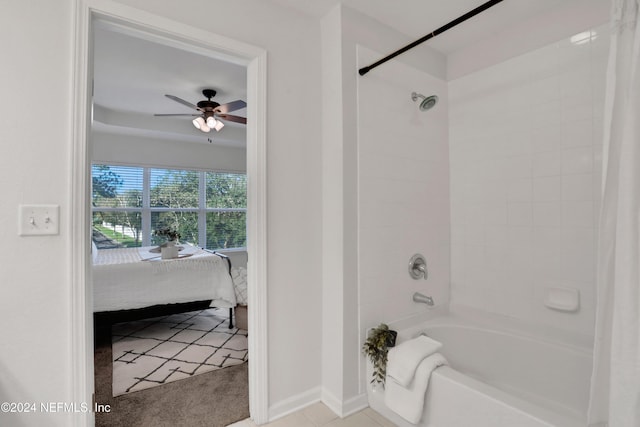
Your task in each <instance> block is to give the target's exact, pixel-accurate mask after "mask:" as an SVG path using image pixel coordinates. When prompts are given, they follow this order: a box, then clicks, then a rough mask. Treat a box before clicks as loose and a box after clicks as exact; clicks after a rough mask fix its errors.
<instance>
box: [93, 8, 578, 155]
mask: <svg viewBox="0 0 640 427" xmlns="http://www.w3.org/2000/svg"><path fill="white" fill-rule="evenodd" d="M265 1H271V2H273V3H277V4H279V5H281V6H285V7H288V8H292V9H295V10H297V11H298V12H300V13H303V14H305V15H308V16H312V17H314V18H318V19H319V18H321V17H322V16H324V15H325V14H326V13H327V12H328V11H329V10H330V9H331V8H333V7H335V6H336V5H337V4H338V3H340V2H342V3H343V4H345V5H347V6H348V7H351V8H353V9H356V10H358V11H360V12H361V13H363V14H365V15H368V16H370V17H372V18H374V19H376V20H378V21H380V22H381V23H383V24H385V25H387V26H389V27H392V28H394V29H396V30H397V31H399V32H401V33H403V34H405V35H406V36H407V42H410V41H413V40H415V39H418V38H420V37H422V36H424V35H425V34H427V33H429V32H431V31H433V30H435V29H437V28H439V27H441V26H442V25H444V24H446V23H448V22H450V21H452V20H453V19H455V18H457V17H459V16H460V15H463V14H464V13H466V12H468V11H470V10H472V9H474V8H476V7H478V6H480V5H481V4H483V3H485V1H486V0H455V1H453V0H449V1H443V0H393V1H389V0H265ZM579 1H583V0H506V1H504V2H502V3H499V4H498V5H496V6H494V7H492V8H491V9H489V10H487V11H485V12H483V13H482V15H481V17H479V16H478V17H474V18H472V19H470V20H468V21H466V22H465V23H464V24H462V25H459V26H457V27H455V28H453V29H451V30H449V31H447V32H446V33H443V34H441V35H439V36H438V37H436V38H434V39H431V40H429V41H427V42H426V44H427V45H428V46H430V47H431V48H433V49H436V50H438V51H440V52H442V53H444V54H450V53H452V52H455V51H457V50H459V49H462V48H464V47H466V46H468V45H470V44H471V43H474V42H476V41H478V40H480V39H482V38H485V37H489V36H491V35H492V34H493V33H495V32H496V31H498V30H501V29H504V28H506V27H509V26H515V25H517V24H518V23H519V22H523V21H525V20H527V19H529V18H531V17H533V16H535V15H538V14H542V13H545V12H549V11H551V10H553V9H555V8H558V7H561V6H566V5H567V4H569V3H572V2H579ZM391 5H392V7H391ZM123 46H126V49H123ZM399 47H400V46H399ZM94 61H95V64H94V65H95V67H94V70H95V71H94V130H96V131H102V132H110V133H120V134H133V135H144V136H153V137H154V138H165V139H176V140H181V141H194V142H200V143H209V142H212V143H215V144H219V145H227V146H239V147H242V146H244V141H245V139H246V130H245V128H246V127H245V126H243V125H240V124H237V123H232V122H226V126H225V128H224V129H222V130H221V131H220V132H215V131H212V132H211V133H208V134H205V133H202V132H200V131H198V130H196V129H195V128H194V127H193V125H192V124H191V119H190V118H189V117H154V116H153V114H155V113H165V114H169V113H192V112H193V111H192V110H190V109H189V108H188V107H186V106H184V105H182V104H180V103H177V102H175V101H172V100H170V99H169V98H166V97H165V96H164V95H165V94H171V95H175V96H177V97H179V98H182V99H184V100H186V101H189V102H191V103H193V104H196V103H197V102H198V101H200V100H202V99H204V96H203V95H202V93H201V92H202V90H203V89H205V88H211V89H215V90H216V91H217V92H218V93H217V95H216V97H215V98H214V99H213V100H214V101H216V102H218V103H220V104H224V103H226V102H230V101H234V100H237V99H241V100H245V101H246V95H247V92H246V85H247V83H246V70H245V68H244V67H243V66H241V65H237V64H231V63H228V62H224V61H221V60H217V59H214V58H210V57H207V56H203V55H202V54H198V53H194V52H187V51H184V50H180V49H177V48H174V47H169V46H166V45H162V44H158V43H154V42H152V41H150V40H145V39H142V38H137V37H133V36H132V35H131V34H128V33H127V31H122V29H121V28H117V27H114V26H112V25H108V24H103V23H102V24H98V25H97V26H96V29H95V48H94ZM232 114H234V115H239V116H244V117H246V109H243V110H239V111H235V112H233V113H232ZM209 139H211V141H209Z"/></svg>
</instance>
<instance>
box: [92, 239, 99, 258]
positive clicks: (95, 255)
mask: <svg viewBox="0 0 640 427" xmlns="http://www.w3.org/2000/svg"><path fill="white" fill-rule="evenodd" d="M91 257H92V258H93V262H96V260H97V259H98V247H97V246H96V242H94V241H93V240H92V241H91Z"/></svg>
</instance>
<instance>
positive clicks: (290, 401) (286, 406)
mask: <svg viewBox="0 0 640 427" xmlns="http://www.w3.org/2000/svg"><path fill="white" fill-rule="evenodd" d="M316 402H320V387H314V388H312V389H310V390H307V391H305V392H302V393H299V394H297V395H295V396H291V397H289V398H287V399H284V400H281V401H280V402H277V403H275V404H273V405H271V406H270V407H269V422H272V421H275V420H277V419H278V418H282V417H284V416H287V415H289V414H292V413H294V412H296V411H299V410H300V409H303V408H306V407H307V406H309V405H312V404H314V403H316Z"/></svg>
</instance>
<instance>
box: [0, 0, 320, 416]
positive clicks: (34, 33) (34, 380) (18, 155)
mask: <svg viewBox="0 0 640 427" xmlns="http://www.w3.org/2000/svg"><path fill="white" fill-rule="evenodd" d="M121 3H124V4H127V5H130V6H131V7H136V8H141V9H145V10H146V11H148V12H149V13H153V14H156V15H162V16H164V17H167V18H168V19H172V20H176V21H180V22H183V23H185V24H187V25H191V26H194V27H198V28H202V29H205V30H208V31H211V32H214V33H218V34H222V35H224V36H227V37H230V38H233V39H236V40H240V41H244V42H247V43H250V44H253V45H256V46H260V47H263V48H265V49H266V50H267V51H268V55H269V56H268V81H267V93H268V107H269V112H268V114H267V120H268V123H267V130H268V135H267V146H268V156H267V157H268V165H267V167H268V213H269V218H268V231H267V234H268V236H269V248H268V249H269V254H268V274H269V277H268V283H269V289H268V310H269V336H268V341H269V377H270V378H271V381H270V390H269V396H268V401H269V404H270V406H271V409H272V412H273V414H276V415H277V414H278V413H279V412H281V411H285V410H288V409H290V408H292V407H294V406H295V405H296V404H299V403H306V402H308V401H309V399H317V398H319V384H320V344H319V340H318V338H317V337H318V336H319V335H320V333H321V307H320V305H321V304H320V298H321V269H320V262H319V260H320V259H321V247H320V242H321V236H320V229H321V197H320V191H321V165H320V145H321V144H320V124H319V121H318V117H319V116H320V107H319V105H318V104H317V103H316V102H308V101H309V100H317V99H319V97H320V88H319V85H318V82H319V81H320V74H319V66H320V58H319V56H318V54H317V52H318V51H319V49H320V39H319V37H320V29H319V23H318V22H317V21H313V20H311V19H310V18H307V17H305V16H303V15H298V14H295V13H293V12H290V11H288V10H286V9H282V8H280V7H278V6H275V5H273V4H268V5H267V4H264V2H261V1H258V0H250V1H243V2H230V1H217V0H213V1H206V2H202V1H195V0H192V1H189V2H180V3H176V2H174V1H171V0H161V1H158V0H153V1H151V0H142V1H141V0H135V1H134V0H131V1H124V0H123V1H122V2H121ZM74 5H75V1H73V0H66V1H65V0H60V1H56V2H37V3H36V2H22V1H5V2H3V6H5V7H3V11H4V13H3V14H2V16H1V17H0V37H1V39H2V40H5V41H6V40H11V43H5V44H4V45H3V46H4V47H3V67H2V77H3V78H2V87H3V97H4V100H5V102H3V103H2V107H0V108H2V117H3V123H4V126H2V129H1V130H0V140H1V141H2V143H3V144H4V150H5V155H3V156H0V157H1V158H0V184H1V185H2V189H3V197H2V198H1V201H0V204H1V205H0V206H1V207H2V210H3V212H4V214H3V215H2V216H0V224H2V227H0V236H2V241H3V242H4V245H2V246H1V247H0V257H1V258H2V263H1V264H0V265H2V268H1V271H2V292H1V295H2V297H1V298H0V322H1V323H2V324H3V325H5V329H4V332H3V339H2V340H0V341H1V342H0V378H2V380H1V381H0V400H2V401H6V400H8V401H16V402H18V401H21V402H24V401H36V402H40V401H45V402H49V401H53V402H57V401H69V400H70V399H71V396H72V393H71V389H70V387H71V378H72V377H73V375H72V373H73V369H74V367H73V366H72V365H71V355H70V347H71V341H70V340H71V338H70V332H71V329H72V325H71V323H70V298H71V289H70V285H69V282H70V280H69V278H70V271H69V268H70V267H69V266H70V262H71V260H70V255H69V253H70V248H69V244H70V238H71V236H70V234H69V223H68V221H69V210H70V206H69V203H70V200H71V199H70V188H71V184H70V158H71V154H70V147H71V141H72V135H71V131H70V127H71V123H72V99H71V97H72V78H73V60H74V55H73V46H74V39H73V29H74V24H75V21H74V7H75V6H74ZM194 10H197V11H198V12H197V13H194ZM294 35H295V36H294ZM34 103H35V104H34ZM302 103H304V108H299V106H300V105H301V104H302ZM35 107H37V108H38V111H46V112H47V114H45V115H43V117H42V119H41V121H42V124H41V126H39V127H36V126H33V124H32V119H33V116H32V115H31V114H29V113H30V112H32V111H34V108H35ZM302 200H303V202H302ZM20 203H54V204H59V205H60V214H61V218H62V226H61V231H60V235H59V236H53V237H30V238H25V237H18V235H17V223H18V219H17V212H18V204H20ZM293 349H295V351H292V350H293ZM309 392H311V393H310V394H305V393H309ZM301 395H302V396H303V397H304V399H302V400H300V399H299V397H298V396H301ZM305 399H306V400H305ZM69 416H70V415H68V414H55V415H49V416H45V415H42V414H37V415H35V414H25V415H22V416H16V417H14V416H10V415H5V414H0V424H2V425H15V426H20V425H25V426H40V425H53V426H55V425H58V426H66V425H70V420H69ZM8 417H10V418H8Z"/></svg>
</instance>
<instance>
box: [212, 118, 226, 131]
mask: <svg viewBox="0 0 640 427" xmlns="http://www.w3.org/2000/svg"><path fill="white" fill-rule="evenodd" d="M223 127H224V123H222V121H220V120H216V124H215V126H214V127H213V128H214V129H215V130H216V131H219V130H220V129H222V128H223Z"/></svg>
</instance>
